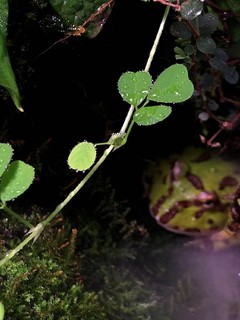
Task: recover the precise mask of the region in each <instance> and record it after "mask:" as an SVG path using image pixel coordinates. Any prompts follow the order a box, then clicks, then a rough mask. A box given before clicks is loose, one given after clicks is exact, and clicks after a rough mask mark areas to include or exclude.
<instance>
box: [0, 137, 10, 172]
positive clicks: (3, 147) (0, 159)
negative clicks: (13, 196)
mask: <svg viewBox="0 0 240 320" xmlns="http://www.w3.org/2000/svg"><path fill="white" fill-rule="evenodd" d="M12 155H13V149H12V147H11V146H10V145H9V144H7V143H0V177H1V176H2V174H3V172H4V171H5V170H6V169H7V166H8V164H9V162H10V161H11V158H12Z"/></svg>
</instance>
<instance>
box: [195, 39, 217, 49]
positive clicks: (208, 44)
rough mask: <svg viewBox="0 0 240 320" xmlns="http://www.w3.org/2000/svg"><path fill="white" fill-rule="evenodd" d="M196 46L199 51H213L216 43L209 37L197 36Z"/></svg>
mask: <svg viewBox="0 0 240 320" xmlns="http://www.w3.org/2000/svg"><path fill="white" fill-rule="evenodd" d="M196 46H197V48H198V50H199V51H201V52H203V53H213V51H214V50H215V49H216V43H215V42H214V40H213V39H212V38H211V37H207V36H206V37H205V36H204V37H199V38H198V39H197V40H196Z"/></svg>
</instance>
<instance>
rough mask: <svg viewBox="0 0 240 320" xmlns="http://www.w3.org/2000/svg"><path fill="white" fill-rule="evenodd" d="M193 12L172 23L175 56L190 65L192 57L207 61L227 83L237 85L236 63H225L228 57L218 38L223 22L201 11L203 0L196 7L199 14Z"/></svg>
mask: <svg viewBox="0 0 240 320" xmlns="http://www.w3.org/2000/svg"><path fill="white" fill-rule="evenodd" d="M189 3H190V1H189V2H186V4H187V5H188V6H189ZM182 7H183V9H182V10H183V11H184V10H185V7H186V5H185V6H184V4H183V5H182ZM200 9H201V10H200ZM193 12H194V10H192V11H191V15H190V14H189V15H187V14H184V15H183V17H184V20H182V21H177V22H174V23H173V24H172V26H171V34H172V35H173V36H174V37H176V38H177V40H176V43H177V46H176V47H175V48H174V51H175V57H176V59H177V60H182V61H184V62H185V63H188V64H190V65H192V64H193V63H194V60H195V61H198V62H199V61H201V60H202V61H203V60H206V61H208V63H209V65H210V67H211V68H212V69H213V70H216V71H219V73H220V74H221V75H222V77H223V78H224V79H225V80H226V81H227V82H228V83H230V84H236V83H237V82H238V80H239V73H238V71H237V70H236V67H235V66H233V65H231V64H229V63H228V61H229V59H230V56H229V54H228V53H227V50H226V48H225V46H223V43H222V41H220V39H219V38H218V37H217V34H219V32H221V31H222V30H223V24H222V22H221V21H220V19H219V18H218V16H217V14H216V13H214V12H213V11H210V12H204V11H203V4H202V2H201V8H199V10H197V12H198V15H197V16H196V14H195V15H192V13H193ZM181 13H182V11H181ZM200 13H201V14H200Z"/></svg>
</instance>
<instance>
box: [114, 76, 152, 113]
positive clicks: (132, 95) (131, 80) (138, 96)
mask: <svg viewBox="0 0 240 320" xmlns="http://www.w3.org/2000/svg"><path fill="white" fill-rule="evenodd" d="M151 85H152V78H151V76H150V74H149V73H148V72H146V71H138V72H126V73H124V74H122V75H121V77H120V78H119V80H118V90H119V93H120V95H121V96H122V98H123V100H124V101H126V102H128V103H129V104H131V105H133V106H134V107H137V106H139V105H140V103H142V101H143V100H144V99H145V98H146V96H147V94H148V92H149V89H150V87H151Z"/></svg>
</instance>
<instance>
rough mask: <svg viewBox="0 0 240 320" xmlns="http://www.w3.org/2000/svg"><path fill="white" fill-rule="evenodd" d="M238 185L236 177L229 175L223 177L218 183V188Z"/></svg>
mask: <svg viewBox="0 0 240 320" xmlns="http://www.w3.org/2000/svg"><path fill="white" fill-rule="evenodd" d="M237 185H238V181H237V179H236V178H234V177H231V176H226V177H224V178H223V179H222V180H221V182H220V184H219V190H223V189H224V188H226V187H234V186H237Z"/></svg>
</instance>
